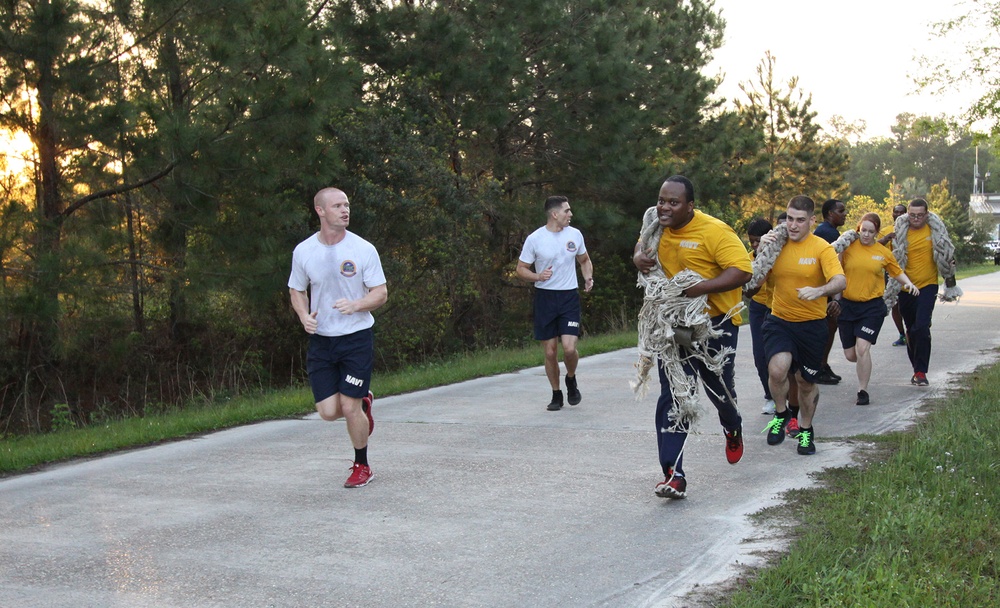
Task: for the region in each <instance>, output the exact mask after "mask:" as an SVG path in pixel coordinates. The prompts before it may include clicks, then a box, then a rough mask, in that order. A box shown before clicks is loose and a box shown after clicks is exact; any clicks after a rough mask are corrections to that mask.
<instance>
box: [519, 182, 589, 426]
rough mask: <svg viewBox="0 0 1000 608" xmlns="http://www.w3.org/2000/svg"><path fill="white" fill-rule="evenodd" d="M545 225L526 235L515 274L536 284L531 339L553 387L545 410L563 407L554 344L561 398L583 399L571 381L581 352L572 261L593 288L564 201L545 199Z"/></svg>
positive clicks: (582, 246)
mask: <svg viewBox="0 0 1000 608" xmlns="http://www.w3.org/2000/svg"><path fill="white" fill-rule="evenodd" d="M545 215H546V222H545V225H544V226H542V227H541V228H539V229H538V230H535V231H534V232H532V233H531V234H529V235H528V238H527V239H525V241H524V247H523V248H522V249H521V255H520V256H518V260H517V276H519V277H520V278H521V279H523V280H525V281H528V282H531V283H534V284H535V303H534V324H535V339H536V340H540V341H541V342H542V346H543V348H544V349H545V375H546V376H547V377H548V379H549V385H550V386H551V387H552V401H551V402H550V403H549V405H548V406H547V409H548V410H549V411H556V410H559V409H561V408H562V406H563V394H562V390H560V384H559V358H558V355H559V344H560V343H562V347H563V363H564V364H565V365H566V396H567V399H568V400H569V404H570V405H576V404H578V403H580V401H581V400H582V399H583V397H582V396H581V394H580V389H579V387H578V386H577V383H576V364H577V362H578V361H579V360H580V355H579V354H578V353H577V351H576V342H577V340H578V338H579V336H580V316H581V315H580V293H579V292H578V291H577V287H578V283H577V279H576V265H577V264H580V271H581V272H582V273H583V281H584V284H583V289H584V291H587V292H589V291H590V290H591V289H592V288H593V287H594V265H593V263H592V262H591V261H590V255H589V254H588V253H587V246H586V245H585V244H584V242H583V233H581V232H580V231H579V230H577V229H576V228H573V227H571V226H570V225H569V223H570V220H571V219H572V218H573V212H572V211H571V210H570V205H569V199H567V198H566V197H565V196H550V197H549V198H548V199H546V201H545Z"/></svg>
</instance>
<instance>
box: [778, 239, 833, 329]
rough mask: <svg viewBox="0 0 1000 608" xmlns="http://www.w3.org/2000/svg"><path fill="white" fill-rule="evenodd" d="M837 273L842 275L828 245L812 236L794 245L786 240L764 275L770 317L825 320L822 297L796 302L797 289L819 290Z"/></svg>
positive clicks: (831, 247) (795, 321)
mask: <svg viewBox="0 0 1000 608" xmlns="http://www.w3.org/2000/svg"><path fill="white" fill-rule="evenodd" d="M838 274H844V268H843V267H842V266H841V265H840V258H838V257H837V251H836V250H835V249H834V248H833V246H832V245H830V243H827V242H826V241H825V240H823V239H821V238H820V237H818V236H816V235H815V234H810V235H808V236H806V238H804V239H802V241H800V242H798V243H796V242H794V241H791V240H789V241H788V242H787V243H785V246H784V248H782V250H781V253H780V254H779V255H778V259H777V260H775V262H774V267H773V268H771V272H770V274H768V275H767V281H768V283H770V285H771V288H772V296H771V314H773V315H774V316H776V317H778V318H779V319H784V320H785V321H791V322H793V323H798V322H800V321H813V320H815V319H823V318H825V317H826V300H827V299H826V297H825V296H824V297H822V298H816V299H815V300H812V301H806V300H800V299H799V292H798V289H799V288H802V287H822V286H823V285H826V284H827V283H829V282H830V279H832V278H833V277H835V276H837V275H838Z"/></svg>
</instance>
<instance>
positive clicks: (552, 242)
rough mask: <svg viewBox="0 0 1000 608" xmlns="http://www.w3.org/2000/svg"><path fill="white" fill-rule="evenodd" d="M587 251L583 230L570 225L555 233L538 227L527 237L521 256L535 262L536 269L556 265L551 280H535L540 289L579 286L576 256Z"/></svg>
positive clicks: (542, 269) (525, 261)
mask: <svg viewBox="0 0 1000 608" xmlns="http://www.w3.org/2000/svg"><path fill="white" fill-rule="evenodd" d="M585 253H587V246H586V245H585V244H584V242H583V233H582V232H580V231H579V230H577V229H576V228H573V227H572V226H566V227H565V228H563V229H562V230H560V231H559V232H552V231H550V230H549V229H548V228H546V227H545V226H542V227H541V228H539V229H538V230H535V231H534V232H532V233H531V234H529V235H528V238H527V239H525V240H524V247H523V248H522V249H521V255H520V256H518V258H517V259H519V260H521V261H522V262H524V263H525V264H534V266H535V272H542V271H544V270H545V269H546V268H548V267H550V266H551V267H552V276H551V277H549V280H548V281H538V282H536V283H535V287H536V288H537V289H553V290H566V289H576V288H577V286H578V283H577V280H576V256H578V255H583V254H585Z"/></svg>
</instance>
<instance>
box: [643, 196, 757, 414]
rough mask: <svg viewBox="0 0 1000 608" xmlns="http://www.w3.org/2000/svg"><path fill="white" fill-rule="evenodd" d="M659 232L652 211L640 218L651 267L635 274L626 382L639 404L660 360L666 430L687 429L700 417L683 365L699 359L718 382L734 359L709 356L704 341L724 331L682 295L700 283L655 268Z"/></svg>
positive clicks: (692, 275)
mask: <svg viewBox="0 0 1000 608" xmlns="http://www.w3.org/2000/svg"><path fill="white" fill-rule="evenodd" d="M662 235H663V227H662V226H660V224H659V220H658V218H657V215H656V207H651V208H649V209H648V210H646V213H645V215H644V216H643V219H642V230H641V231H640V233H639V242H640V244H641V247H642V251H644V252H645V253H646V255H648V256H649V257H650V258H651V259H653V260H655V262H656V264H655V266H654V267H653V269H652V270H650V271H649V273H647V274H643V273H641V272H640V273H639V279H638V286H639V287H642V288H643V290H644V292H645V293H644V297H643V303H642V308H641V309H640V310H639V319H638V337H639V340H638V347H639V361H638V362H637V363H636V369H637V374H636V379H635V380H634V381H632V382H630V384H631V386H632V390H633V391H634V392H635V393H636V399H641V398H642V397H644V396H645V395H646V393H647V392H648V391H649V372H650V371H651V370H652V369H653V364H654V362H655V361H656V360H659V362H660V365H661V366H662V367H663V370H664V373H665V374H666V375H667V378H668V379H669V380H670V392H671V395H672V396H673V399H674V408H673V409H672V410H671V412H670V413H669V414H668V416H669V419H670V426H669V428H668V429H666V430H668V431H675V430H678V429H682V428H683V429H687V428H688V427H689V426H690V425H691V424H692V423H693V422H694V421H696V420H697V419H698V417H699V416H700V415H701V408H700V407H699V399H698V377H697V376H689V375H688V374H687V373H686V372H685V371H684V363H685V362H686V361H687V360H689V359H699V360H701V361H702V362H703V363H704V364H705V366H706V367H707V368H708V369H709V370H711V371H712V372H713V373H715V374H717V375H718V376H719V377H721V376H722V372H723V367H724V366H725V363H726V357H729V356H734V355H735V354H736V351H735V350H734V349H732V348H723V349H722V350H721V351H714V350H712V349H710V348H708V340H710V339H712V338H717V337H719V336H721V335H723V333H724V332H723V331H722V330H721V329H718V328H716V327H714V326H713V325H712V320H711V317H709V315H708V313H707V312H705V309H706V307H707V306H708V296H698V297H694V298H689V297H687V296H685V295H683V293H684V290H685V289H687V288H688V287H691V286H692V285H695V284H697V283H700V282H701V281H703V280H705V279H704V277H702V276H701V275H699V274H698V273H697V272H694V271H693V270H683V271H681V272H679V273H677V275H676V276H674V277H670V278H668V277H667V276H666V274H665V273H664V272H663V268H662V267H661V266H660V263H659V257H658V256H657V249H658V247H659V243H660V237H661V236H662ZM739 310H740V307H737V308H736V309H734V310H732V311H730V312H729V313H728V314H727V316H726V318H727V319H728V318H729V317H730V316H732V315H735V314H737V313H738V312H739Z"/></svg>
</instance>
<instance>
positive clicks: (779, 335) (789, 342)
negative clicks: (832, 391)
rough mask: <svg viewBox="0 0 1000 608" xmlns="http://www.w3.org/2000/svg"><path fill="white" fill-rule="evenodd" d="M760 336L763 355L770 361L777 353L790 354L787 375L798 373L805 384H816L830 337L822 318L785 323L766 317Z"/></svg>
mask: <svg viewBox="0 0 1000 608" xmlns="http://www.w3.org/2000/svg"><path fill="white" fill-rule="evenodd" d="M761 329H762V332H763V335H764V356H765V357H767V360H768V361H770V360H771V357H773V356H774V355H777V354H778V353H791V355H792V367H791V368H789V370H788V371H789V372H795V371H799V372H800V373H801V374H802V379H803V380H805V381H806V382H812V383H815V382H816V376H818V375H819V372H820V369H821V368H822V366H823V355H824V354H826V340H827V338H828V337H829V335H830V332H829V330H828V329H827V325H826V317H823V318H822V319H815V320H813V321H797V322H792V321H785V320H784V319H779V318H778V317H776V316H774V314H770V315H767V317H765V318H764V325H763V327H762V328H761Z"/></svg>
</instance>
